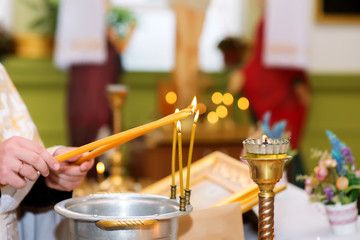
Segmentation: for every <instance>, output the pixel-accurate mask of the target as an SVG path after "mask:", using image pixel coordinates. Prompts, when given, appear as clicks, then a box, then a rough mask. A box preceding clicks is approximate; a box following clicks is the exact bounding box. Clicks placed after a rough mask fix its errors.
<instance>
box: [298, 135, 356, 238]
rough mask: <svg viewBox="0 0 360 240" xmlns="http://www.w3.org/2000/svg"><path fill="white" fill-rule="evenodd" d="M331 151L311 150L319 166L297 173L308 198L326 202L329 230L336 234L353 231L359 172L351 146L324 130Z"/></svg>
mask: <svg viewBox="0 0 360 240" xmlns="http://www.w3.org/2000/svg"><path fill="white" fill-rule="evenodd" d="M326 134H327V136H328V138H329V141H330V143H331V146H332V150H331V152H328V151H321V150H313V151H312V157H313V158H315V159H318V165H317V166H316V167H315V168H314V172H313V173H312V174H311V175H309V176H299V177H298V179H299V180H303V181H304V182H305V191H306V192H307V193H308V194H309V196H310V201H312V202H320V203H322V204H324V205H325V208H326V212H327V215H328V219H329V222H330V225H331V226H332V230H333V232H334V233H335V234H337V235H346V234H350V233H353V232H355V231H356V224H357V218H358V209H357V200H358V197H359V193H360V171H359V170H356V167H355V163H354V157H353V155H352V153H351V150H350V148H349V147H348V146H347V145H346V144H344V143H343V142H341V141H340V140H339V139H338V138H337V137H336V135H335V134H333V133H332V132H331V131H326Z"/></svg>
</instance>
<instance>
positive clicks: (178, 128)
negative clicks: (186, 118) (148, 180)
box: [171, 98, 199, 197]
mask: <svg viewBox="0 0 360 240" xmlns="http://www.w3.org/2000/svg"><path fill="white" fill-rule="evenodd" d="M194 101H195V103H194ZM194 101H193V104H192V105H194V106H196V98H194ZM177 111H178V109H176V111H175V113H176V112H177ZM198 118H199V110H197V111H196V115H195V118H194V122H193V125H192V130H191V137H190V145H189V155H188V163H187V175H186V186H185V190H187V191H189V190H190V172H191V162H192V153H193V148H194V139H195V131H196V123H197V119H198ZM176 140H177V143H178V153H179V184H180V197H184V184H183V166H182V165H183V158H182V136H181V123H180V121H177V123H175V122H174V132H173V145H172V159H171V173H172V174H171V185H172V186H175V157H176Z"/></svg>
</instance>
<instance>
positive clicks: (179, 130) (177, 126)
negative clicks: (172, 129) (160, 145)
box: [176, 121, 181, 133]
mask: <svg viewBox="0 0 360 240" xmlns="http://www.w3.org/2000/svg"><path fill="white" fill-rule="evenodd" d="M176 129H177V131H178V133H179V132H181V123H180V121H177V124H176Z"/></svg>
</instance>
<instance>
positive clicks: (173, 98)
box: [165, 92, 177, 104]
mask: <svg viewBox="0 0 360 240" xmlns="http://www.w3.org/2000/svg"><path fill="white" fill-rule="evenodd" d="M165 100H166V102H167V103H169V104H174V103H175V102H176V100H177V95H176V93H175V92H168V93H167V94H166V96H165Z"/></svg>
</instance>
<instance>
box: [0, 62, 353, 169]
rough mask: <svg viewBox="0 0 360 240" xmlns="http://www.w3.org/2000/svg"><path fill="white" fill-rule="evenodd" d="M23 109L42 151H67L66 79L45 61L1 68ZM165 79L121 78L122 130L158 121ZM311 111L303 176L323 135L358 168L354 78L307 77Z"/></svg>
mask: <svg viewBox="0 0 360 240" xmlns="http://www.w3.org/2000/svg"><path fill="white" fill-rule="evenodd" d="M3 64H4V65H5V67H6V68H7V70H8V73H9V75H10V77H11V78H12V80H13V81H14V83H15V85H16V87H17V88H18V90H19V92H20V94H21V96H22V97H23V99H24V101H25V103H26V104H27V106H28V108H29V111H30V113H31V115H32V117H33V120H34V122H35V123H36V125H37V126H38V129H39V132H40V135H41V137H42V138H43V140H44V142H45V144H46V146H51V145H55V144H63V145H67V133H66V132H67V129H66V122H65V89H66V81H67V76H66V73H65V72H62V71H59V70H57V69H56V68H55V67H54V66H53V64H52V62H51V59H41V60H30V59H20V58H8V59H7V60H6V61H5V62H3ZM209 76H210V78H211V80H212V81H213V82H214V86H213V89H209V90H208V96H209V97H210V93H211V92H212V91H213V90H215V89H216V90H218V91H222V92H224V90H225V87H226V82H227V80H226V79H227V75H226V74H210V75H209ZM164 79H165V80H166V79H169V74H168V73H146V72H136V73H134V72H132V73H130V72H129V73H126V74H125V76H124V78H123V83H124V84H126V86H127V87H128V88H129V94H128V97H127V100H126V104H125V107H124V112H123V117H124V129H129V128H133V127H136V126H139V125H142V124H144V123H147V122H149V121H152V120H154V119H157V118H159V117H160V116H159V113H158V109H157V107H156V105H157V101H158V99H157V92H156V87H157V82H158V80H164ZM311 79H312V90H313V94H312V106H311V109H310V112H309V116H308V122H307V126H306V131H305V132H304V139H303V140H304V141H303V148H302V149H301V152H302V154H303V156H304V157H303V159H304V165H305V168H306V171H307V172H310V171H311V169H312V168H313V167H314V166H315V164H316V161H311V160H310V158H309V155H310V148H318V149H330V143H329V142H328V140H327V137H326V135H325V130H326V129H329V130H332V131H333V132H334V133H335V134H336V135H337V136H338V137H339V138H340V139H341V140H342V141H344V142H345V143H346V144H347V145H348V146H350V147H351V149H352V151H353V154H354V156H355V159H356V162H357V164H358V165H360V157H359V156H360V149H359V148H357V146H358V145H360V137H359V136H360V124H359V119H360V111H359V106H360V81H359V80H360V75H324V74H313V75H311ZM235 116H236V119H237V121H238V122H240V123H247V122H249V120H248V114H247V112H240V111H239V110H238V111H237V112H235Z"/></svg>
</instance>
